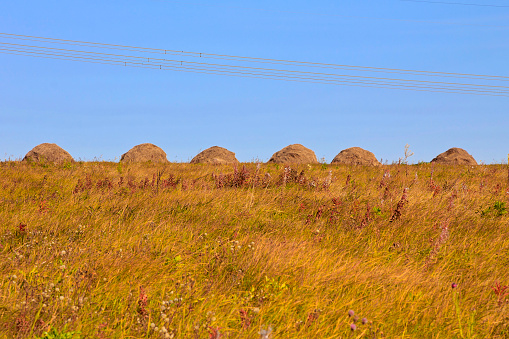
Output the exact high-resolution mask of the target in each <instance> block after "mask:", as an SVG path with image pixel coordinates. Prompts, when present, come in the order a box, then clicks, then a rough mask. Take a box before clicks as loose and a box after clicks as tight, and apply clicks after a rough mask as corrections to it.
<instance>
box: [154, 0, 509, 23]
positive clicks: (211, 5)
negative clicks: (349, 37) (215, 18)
mask: <svg viewBox="0 0 509 339" xmlns="http://www.w3.org/2000/svg"><path fill="white" fill-rule="evenodd" d="M153 1H158V2H166V3H167V2H173V3H185V4H186V5H197V6H206V7H219V8H229V9H237V10H243V11H256V12H266V13H283V14H286V13H288V14H297V15H312V16H321V17H336V18H345V19H363V20H379V21H394V22H406V23H424V24H435V25H453V26H476V27H496V28H509V26H507V25H486V24H474V23H463V22H450V21H435V20H417V19H394V18H381V17H372V16H359V15H345V14H335V13H317V12H304V11H288V10H275V9H266V8H254V7H244V6H229V5H219V4H217V3H215V2H214V3H207V4H205V3H201V2H196V1H192V2H191V1H179V0H153Z"/></svg>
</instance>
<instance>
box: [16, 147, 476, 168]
mask: <svg viewBox="0 0 509 339" xmlns="http://www.w3.org/2000/svg"><path fill="white" fill-rule="evenodd" d="M23 161H47V162H56V163H61V162H66V161H71V162H72V161H74V159H73V158H72V156H71V155H70V154H69V153H68V152H66V151H65V150H64V149H62V148H61V147H59V146H58V145H56V144H48V143H44V144H40V145H38V146H36V147H34V148H33V149H32V150H31V151H30V152H28V153H27V155H26V156H25V157H24V158H23ZM120 161H121V162H149V161H150V162H153V163H168V162H169V161H168V159H167V158H166V153H165V152H164V151H163V150H162V149H161V148H159V147H157V146H156V145H153V144H148V143H147V144H141V145H137V146H134V147H133V148H131V149H130V150H129V151H128V152H126V153H124V154H122V157H121V158H120ZM238 162H239V161H238V160H237V158H235V153H233V152H231V151H229V150H227V149H226V148H222V147H219V146H213V147H210V148H208V149H206V150H204V151H203V152H201V153H199V154H198V155H197V156H195V157H194V158H193V160H191V163H192V164H214V165H223V164H234V163H238ZM431 162H435V163H439V164H445V165H477V161H475V159H474V158H473V157H472V156H471V155H470V154H468V152H467V151H465V150H464V149H461V148H456V147H454V148H451V149H449V150H447V151H446V152H444V153H442V154H439V155H438V156H437V157H436V158H434V159H433V160H431ZM268 163H277V164H317V163H318V159H317V158H316V154H315V152H313V151H312V150H310V149H309V148H306V147H304V146H302V145H300V144H294V145H290V146H287V147H285V148H283V149H282V150H280V151H277V152H276V153H274V154H273V155H272V157H271V158H270V160H269V161H268ZM332 164H344V165H362V166H378V165H380V162H379V161H378V160H377V159H376V157H375V155H374V154H373V153H371V152H370V151H367V150H365V149H362V148H360V147H351V148H347V149H345V150H342V151H341V152H340V153H339V154H338V155H336V157H335V158H334V160H332Z"/></svg>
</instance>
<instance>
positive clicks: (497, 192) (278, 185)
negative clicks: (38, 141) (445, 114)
mask: <svg viewBox="0 0 509 339" xmlns="http://www.w3.org/2000/svg"><path fill="white" fill-rule="evenodd" d="M245 166H246V171H247V172H248V174H247V175H243V172H242V171H237V173H236V174H235V173H234V169H233V168H232V167H231V166H204V165H190V164H168V165H151V164H131V165H119V164H114V163H103V162H98V163H75V164H66V165H40V164H27V163H20V162H3V163H0V237H1V238H0V246H1V247H0V336H1V337H3V338H13V337H19V338H24V337H28V338H31V337H36V336H42V333H43V332H44V331H49V330H50V329H52V331H53V333H55V334H56V333H59V334H60V335H61V337H63V336H62V334H63V333H69V334H70V333H71V332H80V333H81V337H88V338H94V337H95V338H141V337H144V338H165V337H167V338H168V337H174V338H209V337H211V338H212V337H213V338H259V337H260V335H259V334H258V332H259V331H260V330H261V329H267V328H268V327H269V326H271V327H272V328H273V332H272V334H271V337H273V338H363V337H366V338H368V337H369V338H474V337H476V338H509V303H508V301H507V299H508V298H509V297H508V296H507V295H505V296H504V293H503V292H502V291H501V292H500V293H499V295H497V293H495V292H494V290H493V288H492V287H493V286H495V285H496V284H497V283H500V284H501V286H502V287H501V289H503V286H504V285H508V284H509V269H508V267H509V237H508V234H509V227H508V222H509V213H505V207H506V206H507V205H509V203H508V202H509V193H508V192H507V166H502V165H489V166H484V165H481V166H477V167H462V166H459V167H440V166H437V167H435V168H432V166H431V165H430V164H420V165H413V166H406V165H385V166H380V167H376V168H366V167H348V166H339V167H338V166H330V165H329V166H326V165H313V166H308V165H302V166H295V169H296V170H297V172H296V173H300V172H301V171H302V170H304V176H303V177H300V178H299V177H298V176H297V177H296V176H295V174H296V173H295V172H289V171H287V172H286V173H287V175H286V177H287V178H286V179H284V178H283V176H284V175H285V174H284V173H285V170H284V167H283V166H277V165H261V167H260V168H259V169H257V167H256V164H246V165H245ZM432 170H433V178H432V179H431V178H430V176H431V173H432ZM329 171H331V172H329ZM221 173H223V174H230V176H226V177H221V176H220V174H221ZM266 173H269V174H270V176H269V175H266ZM330 173H331V174H330ZM384 173H385V175H384ZM170 175H171V177H170ZM330 175H332V177H330ZM121 177H122V182H119V180H120V178H121ZM171 178H173V179H171ZM254 178H257V179H256V180H255V179H254ZM105 179H108V180H105ZM329 179H332V182H331V184H330V185H329ZM299 180H300V182H299ZM218 186H219V187H218ZM220 186H226V187H220ZM227 186H233V187H227ZM236 186H238V187H236ZM405 187H408V192H407V194H406V199H403V201H401V200H402V195H403V190H404V188H405ZM400 201H401V202H400ZM399 202H400V204H399V205H400V206H399V208H398V207H397V206H398V203H399ZM504 204H505V205H504ZM396 209H398V211H399V212H400V214H401V215H400V216H399V218H397V214H398V213H397V212H396V213H395V210H396ZM393 216H394V217H393ZM391 217H392V218H395V219H396V220H394V221H393V222H389V220H390V219H391ZM24 225H25V226H24ZM453 282H454V283H456V284H457V288H454V289H453V288H451V284H452V283H453ZM507 292H509V291H507ZM349 310H353V311H355V316H353V317H349V316H348V311H349ZM163 314H164V315H163ZM355 317H358V320H357V321H356V326H357V329H356V330H355V331H351V328H350V325H351V324H353V322H354V319H353V318H355ZM364 317H365V318H367V321H368V322H367V323H366V324H362V321H361V319H362V318H364ZM152 323H153V324H154V325H155V326H156V327H157V330H156V329H154V328H153V326H154V325H151V324H152ZM163 326H164V328H165V329H166V332H164V331H163V332H161V329H162V328H163ZM217 333H219V335H218V334H217ZM75 334H76V333H75ZM75 337H78V335H75Z"/></svg>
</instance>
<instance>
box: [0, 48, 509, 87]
mask: <svg viewBox="0 0 509 339" xmlns="http://www.w3.org/2000/svg"><path fill="white" fill-rule="evenodd" d="M0 45H7V46H14V47H17V48H28V49H34V48H35V49H44V50H50V51H57V52H63V53H79V54H85V55H97V56H101V57H114V58H127V59H135V60H147V62H150V61H151V60H152V62H161V63H165V64H166V63H172V64H175V65H177V64H179V63H180V64H181V65H182V64H183V63H186V65H187V64H191V65H198V66H202V67H209V68H215V69H223V70H224V69H234V70H241V71H246V70H247V71H255V72H265V73H267V72H268V73H272V74H280V75H297V76H303V75H305V76H318V77H321V78H352V79H361V80H369V81H391V82H394V83H403V84H405V83H407V84H426V85H428V84H429V85H448V86H461V87H463V88H467V87H471V88H476V89H478V88H490V89H509V87H508V86H497V85H484V84H471V83H456V82H443V81H429V80H412V79H399V78H385V77H367V76H359V75H347V74H332V73H319V72H305V71H294V70H281V69H273V68H260V67H246V66H238V65H224V64H211V63H204V62H193V61H182V60H173V59H160V58H146V57H139V56H132V55H122V54H112V53H98V52H91V51H82V50H69V49H62V48H54V47H45V46H32V45H23V44H12V43H3V42H0Z"/></svg>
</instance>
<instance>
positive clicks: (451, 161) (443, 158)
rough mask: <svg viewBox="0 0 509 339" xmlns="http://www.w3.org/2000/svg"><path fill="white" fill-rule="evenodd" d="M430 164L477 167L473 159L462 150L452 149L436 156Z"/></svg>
mask: <svg viewBox="0 0 509 339" xmlns="http://www.w3.org/2000/svg"><path fill="white" fill-rule="evenodd" d="M431 162H435V163H437V164H444V165H477V161H475V159H474V157H473V156H471V155H470V154H468V152H467V151H465V150H464V149H462V148H457V147H453V148H450V149H448V150H447V151H445V152H444V153H441V154H439V155H437V156H436V157H435V158H434V159H433V160H431Z"/></svg>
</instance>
